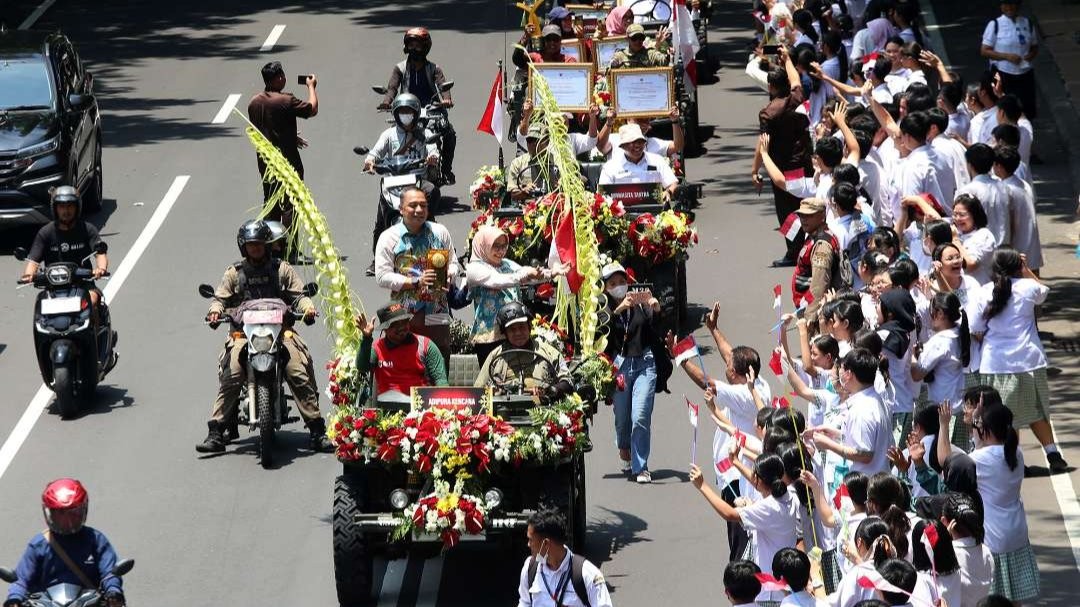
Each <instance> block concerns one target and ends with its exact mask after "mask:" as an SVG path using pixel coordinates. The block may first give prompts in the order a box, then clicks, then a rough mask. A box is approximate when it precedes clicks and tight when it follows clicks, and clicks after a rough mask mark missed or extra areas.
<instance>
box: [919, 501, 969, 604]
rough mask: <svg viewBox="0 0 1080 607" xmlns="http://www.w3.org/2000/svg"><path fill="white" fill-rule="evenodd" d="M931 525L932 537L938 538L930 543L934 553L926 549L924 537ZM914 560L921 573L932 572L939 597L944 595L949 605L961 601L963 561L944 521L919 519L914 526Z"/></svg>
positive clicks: (927, 573) (930, 573)
mask: <svg viewBox="0 0 1080 607" xmlns="http://www.w3.org/2000/svg"><path fill="white" fill-rule="evenodd" d="M927 527H932V528H933V531H931V532H930V537H936V538H937V539H936V540H935V541H934V542H932V543H931V545H932V547H933V555H930V554H929V553H928V552H927V550H926V545H925V544H924V543H923V538H924V536H925V535H926V528H927ZM911 564H912V565H915V570H916V571H919V572H920V573H923V574H926V575H930V576H931V579H932V580H933V587H934V590H935V591H936V594H937V597H938V598H942V599H945V604H946V605H959V604H960V597H961V596H962V593H963V589H962V580H961V574H960V563H959V562H958V561H957V558H956V551H955V550H954V549H953V541H952V536H950V535H949V530H948V529H947V528H946V527H945V524H944V523H942V522H941V521H933V522H929V521H919V522H917V523H915V527H914V528H913V529H912V530H911Z"/></svg>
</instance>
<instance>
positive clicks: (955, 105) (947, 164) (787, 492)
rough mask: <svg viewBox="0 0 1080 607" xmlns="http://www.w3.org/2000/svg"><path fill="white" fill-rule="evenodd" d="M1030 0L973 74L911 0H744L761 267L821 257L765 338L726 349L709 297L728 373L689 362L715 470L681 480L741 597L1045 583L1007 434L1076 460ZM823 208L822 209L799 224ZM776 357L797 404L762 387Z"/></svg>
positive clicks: (929, 595) (1016, 590) (1007, 600)
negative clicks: (1061, 374)
mask: <svg viewBox="0 0 1080 607" xmlns="http://www.w3.org/2000/svg"><path fill="white" fill-rule="evenodd" d="M1019 3H1020V2H1019V0H1003V1H1002V2H1001V9H1002V16H1001V17H999V18H998V19H996V20H995V21H993V22H991V23H990V24H988V25H987V27H986V30H985V32H984V34H983V39H982V43H983V46H982V55H983V56H984V57H986V58H988V59H990V60H992V61H991V63H990V65H989V67H988V70H987V72H986V73H985V75H984V76H983V77H982V78H981V79H980V80H979V82H976V83H972V84H970V85H965V83H963V82H962V80H961V78H960V77H959V76H958V75H957V74H955V73H953V72H951V71H949V69H948V68H947V66H945V65H943V63H942V61H941V60H940V59H939V57H938V56H937V55H935V54H934V53H932V52H930V51H929V50H928V48H927V44H926V42H925V41H924V40H923V36H924V30H923V25H922V12H921V10H920V7H919V4H918V2H917V0H871V1H870V2H863V1H855V0H847V2H844V1H840V2H838V3H833V2H828V1H819V0H804V1H801V2H800V1H797V0H789V1H788V2H783V1H781V0H762V1H759V2H756V6H755V9H756V12H755V20H754V25H755V27H756V29H757V39H758V42H759V44H758V46H757V48H756V49H755V52H754V54H753V55H751V56H750V57H749V60H748V61H749V62H748V65H747V69H746V73H747V74H748V75H749V76H750V77H751V78H753V79H755V80H756V81H757V82H759V83H760V84H761V85H762V87H763V88H765V89H767V90H768V92H769V103H768V105H767V106H766V107H765V109H764V110H762V113H761V121H762V124H761V126H762V131H763V135H762V137H761V139H760V141H759V145H758V146H757V149H756V153H755V160H754V165H753V169H752V173H753V174H752V176H753V179H754V181H755V183H756V184H758V186H759V187H761V186H763V185H764V184H765V183H768V182H771V183H772V187H773V192H774V195H775V202H776V210H777V220H778V222H779V223H780V224H781V226H782V228H781V231H782V232H783V233H785V235H786V236H787V238H788V252H787V254H786V255H785V257H784V258H781V259H780V260H777V262H774V264H775V265H796V263H798V261H797V260H798V259H801V258H802V257H803V256H804V255H806V256H807V257H809V256H810V255H811V252H812V256H813V261H814V266H815V267H817V264H818V254H817V251H818V247H820V248H821V249H822V250H825V251H829V249H831V252H829V254H828V255H825V256H823V257H822V258H823V259H825V260H826V262H825V263H826V264H832V267H831V270H830V272H829V274H828V275H829V283H830V284H829V285H828V287H830V288H828V289H826V290H823V291H821V290H819V291H818V293H819V294H820V295H821V296H820V297H816V298H815V297H813V296H811V297H805V296H804V297H803V298H802V301H797V302H796V304H797V305H798V304H802V307H801V308H800V311H799V312H798V313H796V314H788V315H785V316H783V318H782V322H781V323H780V324H779V325H778V329H777V330H778V332H779V337H778V340H777V341H778V345H777V347H776V349H775V350H774V351H772V352H766V353H764V355H762V354H760V353H759V352H757V351H755V350H754V349H753V348H750V347H747V346H733V345H732V344H731V343H730V342H729V341H728V340H727V338H726V336H725V335H724V334H723V331H722V330H721V329H720V328H719V324H721V323H720V317H721V314H720V304H719V303H717V304H716V305H715V306H714V307H713V309H712V310H711V311H710V313H709V314H708V316H707V317H706V325H707V327H708V329H709V330H710V333H711V334H712V337H713V338H714V340H715V342H716V345H717V348H718V350H719V352H720V353H721V355H722V356H723V359H724V363H725V365H726V374H725V377H724V378H723V379H716V378H712V379H709V378H705V381H698V383H699V384H701V385H703V386H704V387H706V388H707V389H706V392H705V401H706V403H707V406H708V410H709V413H710V417H711V418H712V419H713V421H714V422H715V424H716V427H717V430H716V437H715V439H714V443H713V445H714V448H713V462H712V464H713V467H714V474H715V482H714V483H710V482H707V481H706V475H707V471H703V470H701V469H700V468H698V467H697V466H696V465H695V466H692V467H691V471H690V478H691V481H692V483H693V485H694V486H695V487H696V488H697V489H698V490H699V491H700V492H701V494H702V495H703V497H704V498H705V500H706V501H707V503H708V504H709V505H710V506H711V507H712V508H713V510H715V511H716V513H717V514H719V515H720V517H722V518H723V519H724V520H725V521H726V522H727V526H728V542H729V549H730V554H729V559H730V563H729V565H728V566H727V568H726V570H725V572H724V586H725V589H726V592H727V595H728V597H729V599H730V600H731V602H732V603H733V604H735V605H784V606H787V605H816V604H829V605H838V606H842V607H849V606H854V605H860V606H877V605H926V606H929V605H933V606H935V607H937V606H938V605H941V604H946V605H949V606H951V607H956V606H972V607H975V606H976V605H979V606H982V605H986V606H997V605H1019V604H1022V603H1028V604H1030V603H1033V602H1034V601H1036V600H1037V599H1038V598H1039V596H1040V583H1039V571H1038V565H1037V563H1036V560H1035V556H1034V553H1033V551H1032V548H1031V544H1030V541H1029V536H1028V528H1027V519H1026V515H1025V511H1024V503H1023V500H1022V498H1021V485H1022V482H1023V479H1024V477H1025V469H1026V467H1025V465H1024V456H1023V453H1022V451H1021V450H1020V449H1019V438H1018V434H1017V430H1018V429H1020V428H1023V427H1029V428H1031V430H1032V432H1033V433H1034V435H1035V437H1036V438H1037V439H1038V441H1039V442H1040V444H1041V445H1042V447H1043V449H1044V452H1045V455H1046V459H1047V464H1048V467H1049V469H1050V472H1051V473H1060V472H1064V471H1066V470H1067V465H1066V462H1065V460H1064V458H1063V457H1062V455H1061V453H1060V451H1059V450H1058V447H1057V445H1056V444H1055V442H1054V434H1053V429H1052V426H1051V421H1050V411H1049V403H1048V401H1049V393H1048V392H1049V391H1048V385H1047V373H1046V369H1047V359H1046V355H1045V352H1044V350H1043V346H1042V343H1041V342H1040V339H1039V333H1038V328H1037V322H1036V321H1037V315H1038V310H1039V306H1040V305H1041V304H1042V303H1043V302H1044V301H1045V300H1046V297H1047V294H1048V292H1049V287H1047V286H1046V285H1045V284H1044V283H1042V282H1041V281H1040V279H1039V275H1038V272H1039V268H1040V267H1041V266H1042V265H1043V258H1042V247H1041V242H1040V237H1039V231H1038V227H1037V222H1036V212H1035V194H1034V190H1033V188H1032V177H1031V172H1030V169H1029V168H1028V162H1029V161H1030V158H1031V155H1032V140H1033V137H1032V126H1031V122H1030V120H1029V119H1030V118H1033V117H1034V116H1035V107H1034V104H1035V96H1034V94H1033V91H1032V90H1031V87H1032V86H1034V81H1033V79H1032V78H1031V77H1030V75H1029V74H1028V71H1029V70H1030V61H1031V59H1032V58H1033V57H1034V56H1035V53H1036V52H1037V40H1036V39H1035V37H1034V33H1033V30H1032V28H1031V27H1030V24H1029V23H1028V22H1027V20H1026V19H1025V18H1024V17H1020V16H1018V10H1017V9H1018V5H1019ZM1025 66H1026V68H1027V70H1025V69H1023V68H1025ZM819 212H821V213H823V214H824V228H817V227H816V226H815V229H814V231H813V232H812V233H811V234H810V235H809V236H808V235H807V234H806V233H805V232H803V231H799V230H797V229H792V225H793V224H794V225H798V223H797V222H793V221H792V219H793V218H794V217H799V218H801V219H802V220H803V228H804V229H805V228H806V227H807V223H808V221H807V220H808V219H811V218H813V217H814V216H815V215H816V214H817V213H819ZM804 241H806V242H804ZM822 242H826V243H827V245H822V244H821V243H822ZM848 265H849V266H850V267H845V266H848ZM799 272H800V269H799V267H797V268H796V276H795V279H794V280H793V285H795V286H796V289H795V290H796V291H798V281H799V280H800V275H799ZM804 278H805V279H806V281H809V280H810V278H809V276H806V277H804ZM802 292H803V293H808V291H806V289H805V286H804V288H803V291H802ZM797 295H798V294H797ZM814 299H816V301H813V303H812V305H808V304H810V303H811V302H810V301H807V300H814ZM789 332H791V333H792V334H793V335H797V336H798V342H797V343H794V344H792V343H790V340H789V337H788V333H789ZM763 361H767V364H765V363H763ZM680 362H681V364H680V366H681V367H682V368H683V370H684V371H685V372H687V374H688V375H690V376H691V378H693V379H695V380H701V379H702V378H704V377H705V376H704V374H703V369H701V368H700V367H699V365H698V364H695V362H694V361H693V360H692V359H688V360H685V361H680ZM763 367H764V370H763ZM770 369H771V371H772V373H774V374H775V375H776V376H777V380H778V381H779V382H780V383H781V384H782V385H785V386H786V387H785V389H784V390H783V391H782V393H788V392H790V393H791V395H793V396H794V397H795V398H796V399H797V401H799V402H796V403H791V404H789V403H788V400H787V397H779V396H778V397H776V398H774V397H773V395H772V391H771V389H770V387H769V384H768V383H767V382H765V381H763V378H762V375H763V374H767V373H769V370H770ZM792 404H794V405H798V406H791V405H792ZM803 404H805V411H806V413H805V414H804V413H803V412H802V411H803V410H804V407H803Z"/></svg>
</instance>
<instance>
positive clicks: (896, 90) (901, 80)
mask: <svg viewBox="0 0 1080 607" xmlns="http://www.w3.org/2000/svg"><path fill="white" fill-rule="evenodd" d="M910 82H911V70H909V69H908V68H906V67H902V68H900V69H898V70H896V71H895V72H890V73H888V74H886V75H885V85H886V86H888V87H889V93H891V94H892V96H893V97H896V96H897V95H899V94H900V93H903V92H904V91H906V90H907V87H908V84H909V83H910Z"/></svg>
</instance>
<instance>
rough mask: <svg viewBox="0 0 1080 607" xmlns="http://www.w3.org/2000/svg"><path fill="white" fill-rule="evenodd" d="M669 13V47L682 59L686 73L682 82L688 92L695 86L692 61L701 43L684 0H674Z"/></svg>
mask: <svg viewBox="0 0 1080 607" xmlns="http://www.w3.org/2000/svg"><path fill="white" fill-rule="evenodd" d="M672 8H673V10H672V11H671V23H670V24H669V27H668V29H670V30H671V45H672V48H674V49H676V50H677V51H678V53H679V57H680V58H681V59H682V64H683V70H684V71H685V72H686V74H685V77H684V78H683V82H684V83H685V84H686V88H687V90H688V91H691V92H692V91H693V90H694V87H696V86H697V61H696V60H695V59H694V58H695V57H696V56H697V53H698V51H699V50H701V43H699V42H698V38H697V32H695V31H694V21H693V19H692V18H691V17H690V10H689V9H687V8H686V0H675V6H673V7H672Z"/></svg>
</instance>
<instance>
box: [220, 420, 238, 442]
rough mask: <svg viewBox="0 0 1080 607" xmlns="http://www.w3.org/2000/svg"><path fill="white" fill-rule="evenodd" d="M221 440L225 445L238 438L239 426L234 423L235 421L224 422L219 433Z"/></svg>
mask: <svg viewBox="0 0 1080 607" xmlns="http://www.w3.org/2000/svg"><path fill="white" fill-rule="evenodd" d="M221 438H222V439H223V441H224V443H225V444H226V445H227V444H229V443H231V442H233V441H234V440H236V439H238V438H240V424H238V423H237V422H236V419H233V420H232V421H228V422H225V424H224V428H223V429H222V431H221Z"/></svg>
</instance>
